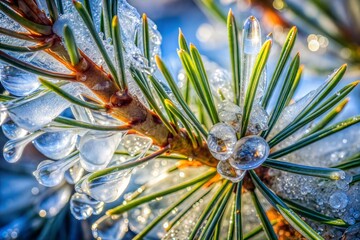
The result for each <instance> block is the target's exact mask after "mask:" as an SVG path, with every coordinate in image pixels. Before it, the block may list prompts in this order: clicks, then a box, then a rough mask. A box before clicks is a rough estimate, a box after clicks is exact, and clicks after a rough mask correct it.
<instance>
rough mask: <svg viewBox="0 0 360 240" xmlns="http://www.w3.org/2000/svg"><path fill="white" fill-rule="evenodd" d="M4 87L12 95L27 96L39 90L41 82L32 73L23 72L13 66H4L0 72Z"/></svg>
mask: <svg viewBox="0 0 360 240" xmlns="http://www.w3.org/2000/svg"><path fill="white" fill-rule="evenodd" d="M0 79H1V83H2V85H3V87H4V88H5V89H6V90H7V91H8V92H9V93H10V94H12V95H15V96H19V97H21V96H26V95H28V94H30V93H32V92H34V91H35V90H36V89H38V88H39V86H40V82H39V81H38V80H37V76H36V75H35V74H32V73H27V72H24V71H21V70H19V69H17V68H14V67H12V66H3V67H2V68H1V72H0Z"/></svg>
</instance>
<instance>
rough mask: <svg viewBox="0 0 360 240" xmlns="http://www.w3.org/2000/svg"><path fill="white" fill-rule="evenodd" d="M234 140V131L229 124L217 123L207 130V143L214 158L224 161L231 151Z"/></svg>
mask: <svg viewBox="0 0 360 240" xmlns="http://www.w3.org/2000/svg"><path fill="white" fill-rule="evenodd" d="M236 140H237V138H236V133H235V131H234V129H233V128H232V127H231V126H229V125H227V124H225V123H217V124H215V125H214V126H213V127H212V128H211V129H210V131H209V136H208V138H207V144H208V147H209V150H210V152H211V154H212V155H213V156H214V157H215V158H216V159H218V160H221V161H224V160H226V159H228V158H229V157H230V156H231V154H232V153H233V150H234V146H235V143H236Z"/></svg>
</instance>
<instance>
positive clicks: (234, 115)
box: [218, 101, 242, 132]
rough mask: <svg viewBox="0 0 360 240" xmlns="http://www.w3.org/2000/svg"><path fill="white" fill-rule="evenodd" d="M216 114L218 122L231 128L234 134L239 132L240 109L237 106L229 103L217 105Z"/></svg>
mask: <svg viewBox="0 0 360 240" xmlns="http://www.w3.org/2000/svg"><path fill="white" fill-rule="evenodd" d="M218 112H219V118H220V121H222V122H224V123H227V124H229V125H230V126H232V127H233V128H234V130H235V131H236V132H239V131H240V128H241V119H242V109H241V108H240V107H239V106H238V105H236V104H234V103H232V102H229V101H224V102H222V103H220V104H219V110H218Z"/></svg>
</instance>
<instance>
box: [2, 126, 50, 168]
mask: <svg viewBox="0 0 360 240" xmlns="http://www.w3.org/2000/svg"><path fill="white" fill-rule="evenodd" d="M41 134H43V132H41V131H39V132H35V133H32V134H29V135H27V136H25V137H23V138H19V139H14V140H10V141H7V143H6V144H5V146H4V148H3V155H4V158H5V160H6V161H8V162H10V163H14V162H16V161H18V160H19V159H20V158H21V156H22V154H23V152H24V149H25V147H26V145H27V144H28V143H29V142H31V141H32V140H34V139H35V138H37V137H38V136H40V135H41Z"/></svg>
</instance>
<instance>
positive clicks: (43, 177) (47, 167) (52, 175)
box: [33, 160, 64, 187]
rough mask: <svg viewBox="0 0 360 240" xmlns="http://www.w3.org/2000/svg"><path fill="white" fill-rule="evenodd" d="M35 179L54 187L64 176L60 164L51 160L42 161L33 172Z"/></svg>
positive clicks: (44, 184)
mask: <svg viewBox="0 0 360 240" xmlns="http://www.w3.org/2000/svg"><path fill="white" fill-rule="evenodd" d="M33 174H34V176H35V178H36V180H37V181H38V182H39V183H40V184H41V185H43V186H46V187H54V186H56V185H58V184H60V183H61V182H62V180H63V178H64V171H63V169H62V168H61V164H58V162H54V161H52V160H44V161H42V162H41V163H40V164H39V165H38V167H37V170H36V171H35V172H34V173H33Z"/></svg>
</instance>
